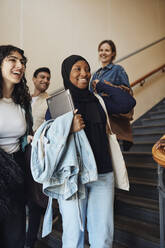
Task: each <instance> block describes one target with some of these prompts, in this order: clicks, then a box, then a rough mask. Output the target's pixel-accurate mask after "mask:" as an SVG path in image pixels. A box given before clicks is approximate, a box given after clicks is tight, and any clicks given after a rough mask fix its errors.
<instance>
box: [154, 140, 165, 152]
mask: <svg viewBox="0 0 165 248" xmlns="http://www.w3.org/2000/svg"><path fill="white" fill-rule="evenodd" d="M156 149H161V150H162V151H163V150H164V151H165V138H163V139H160V140H159V141H158V142H157V143H156Z"/></svg>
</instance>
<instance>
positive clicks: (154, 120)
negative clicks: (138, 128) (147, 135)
mask: <svg viewBox="0 0 165 248" xmlns="http://www.w3.org/2000/svg"><path fill="white" fill-rule="evenodd" d="M153 124H157V125H159V124H161V125H163V124H165V118H164V117H162V118H154V117H153V118H146V119H143V120H142V125H148V126H149V127H150V126H152V125H153Z"/></svg>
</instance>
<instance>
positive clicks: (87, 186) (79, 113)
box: [32, 55, 136, 248]
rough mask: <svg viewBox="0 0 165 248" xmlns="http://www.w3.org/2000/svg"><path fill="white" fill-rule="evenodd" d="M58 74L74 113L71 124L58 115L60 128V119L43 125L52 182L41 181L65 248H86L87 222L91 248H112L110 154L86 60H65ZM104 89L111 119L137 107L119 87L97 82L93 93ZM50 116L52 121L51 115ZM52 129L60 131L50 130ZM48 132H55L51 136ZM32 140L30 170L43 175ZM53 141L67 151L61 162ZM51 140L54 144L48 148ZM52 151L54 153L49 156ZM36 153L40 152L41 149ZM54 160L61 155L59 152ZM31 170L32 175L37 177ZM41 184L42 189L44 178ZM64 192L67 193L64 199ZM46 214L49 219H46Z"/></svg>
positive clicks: (45, 149) (49, 180)
mask: <svg viewBox="0 0 165 248" xmlns="http://www.w3.org/2000/svg"><path fill="white" fill-rule="evenodd" d="M61 71H62V77H63V83H64V87H65V89H69V90H70V93H71V95H72V99H73V103H74V107H75V109H76V111H75V112H74V115H73V114H72V115H71V116H72V119H71V122H70V125H69V121H68V119H67V118H68V116H69V115H62V116H61V118H62V119H61V125H60V117H59V118H57V119H55V120H54V122H53V124H52V125H51V124H50V122H48V123H47V124H46V123H44V128H45V125H48V126H47V128H48V129H49V127H50V129H49V130H47V128H45V130H47V133H49V135H48V136H47V135H46V140H47V144H48V147H47V145H46V144H45V143H44V157H45V161H46V160H47V159H46V157H49V161H50V163H49V170H52V171H54V172H53V173H52V177H49V179H48V180H47V178H45V182H46V185H47V186H46V190H45V193H46V194H47V195H48V196H51V197H53V196H54V197H55V198H57V199H58V203H59V209H60V212H61V215H62V224H63V238H62V241H63V247H72V248H77V247H79V248H83V247H84V231H85V223H86V220H87V229H88V233H89V243H90V247H91V248H105V247H108V248H112V245H113V231H114V223H113V208H114V206H113V202H114V175H113V169H112V161H111V155H110V153H109V143H108V137H107V129H106V125H107V118H106V114H105V112H104V109H103V108H102V105H101V104H100V102H99V100H98V98H97V97H96V95H95V94H93V93H92V92H90V91H89V89H88V84H89V80H90V66H89V63H88V62H87V60H86V59H85V58H83V57H82V56H80V55H71V56H69V57H67V58H66V59H65V60H64V61H63V63H62V68H61ZM102 88H103V90H104V92H105V93H107V94H109V99H108V101H107V99H104V100H105V103H106V108H107V111H108V113H110V114H119V113H126V112H128V111H129V110H130V109H131V108H132V107H133V106H134V105H135V103H136V102H135V100H134V99H133V97H132V96H131V95H130V94H128V93H127V92H125V91H123V90H121V89H120V88H116V87H112V86H109V85H106V84H104V85H102V83H101V82H99V83H97V85H96V90H97V92H102V91H103V90H102ZM69 114H71V112H70V113H69ZM47 116H48V115H47ZM49 117H50V118H51V116H50V114H49ZM58 121H59V122H58ZM49 125H50V126H49ZM56 125H57V126H56ZM53 126H54V127H55V129H56V130H58V132H54V131H53V128H52V127H53ZM62 126H63V127H64V130H65V132H64V131H62V134H60V131H59V130H60V128H61V127H62ZM68 129H69V132H68V133H67V132H66V130H67V131H68ZM49 131H50V132H49ZM51 131H53V132H52V133H51ZM67 134H69V136H68V137H66V136H67ZM65 135H66V136H65ZM59 137H60V139H59ZM77 137H78V138H77ZM42 138H43V137H42ZM34 140H35V142H36V143H35V142H34V143H33V147H32V149H33V152H32V167H33V168H36V167H37V168H38V169H39V171H40V172H41V171H42V168H43V166H42V165H41V167H42V168H41V167H40V165H39V164H38V162H37V166H36V160H37V161H38V160H39V159H38V157H37V156H36V154H35V149H36V148H37V146H36V148H35V144H38V140H40V135H38V134H37V135H36V136H35V135H34ZM56 140H58V142H60V141H64V142H65V144H64V143H63V144H62V146H63V147H65V152H61V151H60V154H61V157H58V159H57V157H56V155H55V153H56V150H57V148H58V146H59V143H58V145H54V144H55V143H54V142H55V141H56ZM76 140H78V143H76ZM51 141H53V142H52V143H51ZM71 141H73V143H72V142H71ZM74 142H75V143H74ZM73 147H74V151H73V150H72V149H73ZM75 147H76V149H75ZM52 149H53V151H54V153H53V154H52V153H51V151H52ZM37 151H38V152H39V153H40V151H39V149H37ZM72 151H73V153H72ZM41 153H42V151H41ZM58 156H60V155H59V152H58ZM36 158H37V159H36ZM50 158H51V159H52V161H57V160H58V161H60V162H59V163H58V162H57V163H58V164H57V165H55V163H54V162H53V163H51V159H50ZM75 161H76V162H75ZM75 164H76V166H75ZM33 168H32V172H34V174H35V169H34V170H33ZM41 174H42V173H41ZM42 175H43V174H42ZM54 175H56V176H57V179H56V180H54V178H53V177H54ZM37 180H38V178H37ZM52 180H53V182H55V181H57V182H62V183H61V185H62V188H63V189H65V190H64V191H63V190H62V189H59V184H58V183H57V184H58V185H57V184H56V183H54V184H53V186H52ZM42 181H43V184H44V179H43V178H42ZM44 186H45V185H44ZM44 186H43V188H44V189H45V187H44ZM49 186H50V187H49ZM49 190H50V194H49ZM53 190H54V191H53ZM65 192H67V193H66V194H65ZM49 206H50V205H49ZM49 209H50V208H49ZM49 209H48V211H47V220H49V217H48V216H49V214H48V213H50V211H49ZM68 213H69V214H68ZM48 222H49V221H48ZM48 222H47V223H46V221H45V220H44V224H45V225H44V227H45V228H43V230H44V232H45V231H46V234H48V232H47V230H48V229H47V230H45V229H46V227H49V224H50V222H49V223H48Z"/></svg>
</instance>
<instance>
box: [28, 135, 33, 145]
mask: <svg viewBox="0 0 165 248" xmlns="http://www.w3.org/2000/svg"><path fill="white" fill-rule="evenodd" d="M32 141H33V136H32V135H28V136H27V142H28V144H29V143H31V142H32Z"/></svg>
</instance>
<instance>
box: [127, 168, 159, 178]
mask: <svg viewBox="0 0 165 248" xmlns="http://www.w3.org/2000/svg"><path fill="white" fill-rule="evenodd" d="M127 171H128V176H129V178H131V177H132V178H133V177H134V178H135V177H137V178H141V179H143V180H146V179H151V180H153V181H155V182H157V177H158V175H157V168H156V166H155V167H154V168H149V167H145V168H144V167H142V166H141V167H140V166H139V167H137V166H136V167H130V166H129V167H127Z"/></svg>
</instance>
